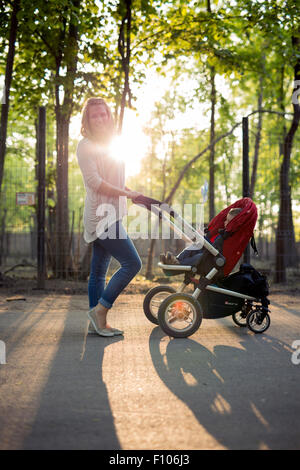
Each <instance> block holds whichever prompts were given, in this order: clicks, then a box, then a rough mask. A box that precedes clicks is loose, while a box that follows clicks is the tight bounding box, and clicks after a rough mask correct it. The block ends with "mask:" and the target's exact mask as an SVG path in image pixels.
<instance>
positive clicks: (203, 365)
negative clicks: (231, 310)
mask: <svg viewBox="0 0 300 470" xmlns="http://www.w3.org/2000/svg"><path fill="white" fill-rule="evenodd" d="M233 328H235V327H233ZM239 331H240V330H239ZM242 334H243V333H242ZM162 338H164V340H165V339H166V336H165V334H164V333H163V332H162V331H161V329H160V328H158V327H157V328H154V330H153V331H152V333H151V335H150V339H149V348H150V354H151V357H152V361H153V364H154V366H155V369H156V371H157V373H158V375H159V377H160V378H161V380H162V381H163V382H164V383H165V385H166V386H167V387H168V388H169V389H170V390H171V391H172V393H174V394H175V395H176V396H177V397H178V398H179V399H180V400H182V401H183V402H184V403H185V404H186V405H187V406H188V407H189V408H190V410H191V411H192V412H193V413H194V416H195V417H196V419H197V420H198V421H199V423H200V424H201V426H203V427H204V428H205V429H206V430H207V431H208V433H210V434H211V435H212V436H213V437H214V438H215V439H216V440H217V441H218V442H219V443H220V444H221V445H222V446H224V447H225V448H227V449H261V448H270V449H272V448H297V446H298V443H297V442H296V438H295V427H293V425H292V423H291V424H290V429H288V426H289V424H288V420H289V419H290V417H288V416H287V417H285V418H286V419H284V418H283V416H282V413H281V412H280V413H278V411H279V410H278V408H277V410H276V409H273V404H271V406H270V398H271V393H272V400H274V399H275V398H276V397H274V393H275V394H276V393H277V394H278V393H281V394H282V396H284V394H285V398H287V393H289V394H290V396H289V397H288V400H289V401H290V402H291V404H292V403H295V402H294V400H297V398H296V397H297V390H295V387H294V389H293V390H291V388H292V387H291V384H290V385H289V384H288V382H289V381H290V382H291V383H293V377H294V373H295V370H294V369H293V371H292V373H290V372H291V368H293V365H292V364H291V359H290V358H291V356H290V353H289V352H288V351H287V345H285V344H284V343H282V342H281V341H278V340H277V339H275V338H272V337H270V336H262V335H252V334H249V335H248V334H245V335H244V340H243V341H241V342H240V345H241V347H240V348H237V347H232V346H228V345H217V346H215V347H214V349H213V351H212V352H211V351H209V350H208V349H207V348H205V347H204V346H202V345H201V344H200V343H198V342H196V341H194V340H192V339H188V338H185V339H171V340H170V341H169V343H168V344H167V347H166V351H165V353H162V352H161V346H162V344H163V343H161V340H162ZM220 342H222V338H220ZM287 369H288V370H287ZM283 370H285V373H284V374H282V371H283ZM287 390H288V392H287ZM279 391H280V392H279ZM282 396H280V395H278V405H279V406H280V403H281V399H282ZM272 403H273V402H272ZM276 403H277V402H276ZM276 411H277V412H276ZM177 419H178V422H180V416H178V417H177ZM285 421H286V429H285V432H284V433H283V432H282V430H283V427H284V425H285ZM296 427H297V428H298V429H299V425H296ZM199 439H200V437H199ZM199 442H200V441H199ZM282 446H283V447H282Z"/></svg>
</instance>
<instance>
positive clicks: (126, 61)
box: [118, 0, 132, 134]
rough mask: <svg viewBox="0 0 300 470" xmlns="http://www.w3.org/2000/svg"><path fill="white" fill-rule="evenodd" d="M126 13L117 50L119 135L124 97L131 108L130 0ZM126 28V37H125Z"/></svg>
mask: <svg viewBox="0 0 300 470" xmlns="http://www.w3.org/2000/svg"><path fill="white" fill-rule="evenodd" d="M125 6H126V11H125V15H124V17H123V18H122V23H121V26H120V33H119V38H118V50H119V53H120V56H121V65H122V69H123V72H124V88H123V92H122V97H121V107H120V115H119V119H118V133H119V134H121V132H122V127H123V119H124V112H125V107H126V97H127V96H128V104H129V107H130V108H131V90H130V85H129V65H130V33H131V7H132V0H125ZM125 28H126V35H125Z"/></svg>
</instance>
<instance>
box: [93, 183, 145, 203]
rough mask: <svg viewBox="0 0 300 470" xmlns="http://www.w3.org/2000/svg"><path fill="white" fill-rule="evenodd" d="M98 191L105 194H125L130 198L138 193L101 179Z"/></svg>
mask: <svg viewBox="0 0 300 470" xmlns="http://www.w3.org/2000/svg"><path fill="white" fill-rule="evenodd" d="M98 191H99V192H101V193H103V194H107V195H108V196H115V197H116V196H126V197H128V198H130V199H132V198H133V197H136V196H137V195H138V194H139V193H136V192H135V191H130V189H128V188H126V186H125V189H120V188H118V187H117V186H113V185H112V184H110V183H108V182H107V181H104V180H102V182H101V184H100V186H99V188H98Z"/></svg>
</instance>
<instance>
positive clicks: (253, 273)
mask: <svg viewBox="0 0 300 470" xmlns="http://www.w3.org/2000/svg"><path fill="white" fill-rule="evenodd" d="M218 285H219V286H220V287H224V288H225V289H229V290H234V291H236V292H240V293H241V294H246V295H250V296H252V297H255V298H257V299H262V298H264V297H267V296H268V295H269V285H268V282H267V278H266V276H264V275H263V274H261V273H260V272H258V271H257V270H256V269H255V268H254V267H253V266H251V264H246V263H244V264H241V266H240V270H239V271H238V272H236V273H233V274H231V275H229V276H228V277H226V278H224V279H222V280H221V281H219V282H218Z"/></svg>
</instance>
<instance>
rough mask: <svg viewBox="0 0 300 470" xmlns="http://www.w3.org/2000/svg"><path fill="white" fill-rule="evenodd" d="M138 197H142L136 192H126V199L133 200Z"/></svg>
mask: <svg viewBox="0 0 300 470" xmlns="http://www.w3.org/2000/svg"><path fill="white" fill-rule="evenodd" d="M138 196H142V193H139V192H138V191H131V190H129V191H127V197H128V199H135V198H136V197H138Z"/></svg>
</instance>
